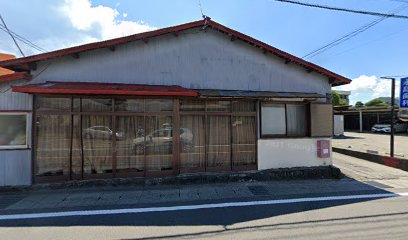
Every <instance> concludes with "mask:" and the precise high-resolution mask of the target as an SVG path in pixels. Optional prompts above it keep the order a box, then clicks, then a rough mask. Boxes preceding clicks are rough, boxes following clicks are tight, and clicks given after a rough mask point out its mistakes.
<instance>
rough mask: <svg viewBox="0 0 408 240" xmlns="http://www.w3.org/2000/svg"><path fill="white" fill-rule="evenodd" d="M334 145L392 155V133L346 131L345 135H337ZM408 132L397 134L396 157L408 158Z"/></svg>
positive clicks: (395, 143) (395, 142)
mask: <svg viewBox="0 0 408 240" xmlns="http://www.w3.org/2000/svg"><path fill="white" fill-rule="evenodd" d="M332 144H333V147H337V148H344V149H349V150H354V151H359V152H369V153H374V154H379V155H383V156H388V155H390V134H384V133H369V132H365V133H359V132H345V133H344V136H339V137H335V138H334V139H333V141H332ZM407 146H408V134H407V133H398V134H396V136H395V141H394V151H395V157H399V158H404V159H408V147H407Z"/></svg>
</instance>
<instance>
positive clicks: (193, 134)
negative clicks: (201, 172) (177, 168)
mask: <svg viewBox="0 0 408 240" xmlns="http://www.w3.org/2000/svg"><path fill="white" fill-rule="evenodd" d="M180 133H181V134H180V148H181V151H180V155H181V159H180V162H181V167H182V168H204V167H205V128H204V116H181V118H180Z"/></svg>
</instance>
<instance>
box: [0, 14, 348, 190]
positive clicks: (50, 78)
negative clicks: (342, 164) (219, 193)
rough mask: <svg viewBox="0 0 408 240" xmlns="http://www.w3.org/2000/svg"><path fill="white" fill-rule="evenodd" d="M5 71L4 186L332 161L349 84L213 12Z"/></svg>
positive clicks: (0, 142) (0, 92)
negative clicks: (340, 92)
mask: <svg viewBox="0 0 408 240" xmlns="http://www.w3.org/2000/svg"><path fill="white" fill-rule="evenodd" d="M0 67H4V68H7V69H10V70H12V71H15V73H13V74H9V75H6V76H2V77H0V185H3V186H4V185H31V184H35V183H44V182H57V181H70V180H81V179H95V178H117V177H154V176H171V175H173V176H174V175H179V174H183V173H203V172H226V171H227V172H228V171H247V170H263V169H273V168H291V167H316V166H329V165H331V164H332V161H331V148H330V147H331V142H330V141H331V140H330V139H331V137H332V132H333V130H332V129H333V126H332V125H333V119H332V116H333V114H332V106H331V104H330V92H331V87H332V86H338V85H342V84H348V83H350V80H349V79H348V78H345V77H343V76H341V75H339V74H336V73H333V72H331V71H329V70H326V69H324V68H322V67H320V66H317V65H315V64H312V63H310V62H307V61H305V60H302V59H300V58H298V57H295V56H293V55H291V54H288V53H286V52H284V51H281V50H279V49H276V48H274V47H272V46H270V45H268V44H266V43H263V42H261V41H259V40H256V39H254V38H251V37H249V36H247V35H244V34H242V33H240V32H237V31H235V30H232V29H230V28H227V27H225V26H223V25H221V24H219V23H217V22H215V21H213V20H211V19H210V18H205V19H204V20H200V21H196V22H190V23H186V24H182V25H178V26H174V27H168V28H163V29H158V30H154V31H150V32H146V33H140V34H135V35H131V36H126V37H121V38H116V39H112V40H107V41H102V42H96V43H90V44H85V45H82V46H77V47H71V48H67V49H62V50H57V51H53V52H47V53H44V54H39V55H33V56H28V57H23V58H17V59H11V60H6V61H2V62H0Z"/></svg>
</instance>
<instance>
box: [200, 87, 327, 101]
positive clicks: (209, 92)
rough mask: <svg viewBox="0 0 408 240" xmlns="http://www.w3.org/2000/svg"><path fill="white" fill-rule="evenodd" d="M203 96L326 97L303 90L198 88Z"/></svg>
mask: <svg viewBox="0 0 408 240" xmlns="http://www.w3.org/2000/svg"><path fill="white" fill-rule="evenodd" d="M197 91H198V93H199V95H200V96H203V97H236V98H309V99H310V98H326V96H325V95H322V94H317V93H301V92H270V91H240V90H213V89H205V90H197Z"/></svg>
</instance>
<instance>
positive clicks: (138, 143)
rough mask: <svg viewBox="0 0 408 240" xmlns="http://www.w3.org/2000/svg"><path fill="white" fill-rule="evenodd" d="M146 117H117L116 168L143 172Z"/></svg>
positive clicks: (124, 170)
mask: <svg viewBox="0 0 408 240" xmlns="http://www.w3.org/2000/svg"><path fill="white" fill-rule="evenodd" d="M144 125H145V124H144V117H136V116H123V117H117V118H116V129H117V131H116V170H117V171H118V172H119V173H122V172H143V171H144V168H145V166H144V154H145V131H144Z"/></svg>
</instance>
